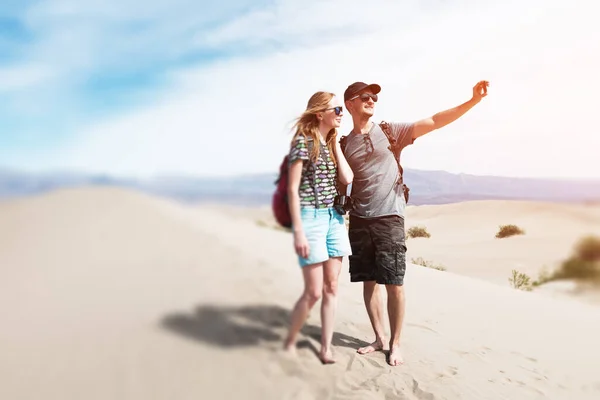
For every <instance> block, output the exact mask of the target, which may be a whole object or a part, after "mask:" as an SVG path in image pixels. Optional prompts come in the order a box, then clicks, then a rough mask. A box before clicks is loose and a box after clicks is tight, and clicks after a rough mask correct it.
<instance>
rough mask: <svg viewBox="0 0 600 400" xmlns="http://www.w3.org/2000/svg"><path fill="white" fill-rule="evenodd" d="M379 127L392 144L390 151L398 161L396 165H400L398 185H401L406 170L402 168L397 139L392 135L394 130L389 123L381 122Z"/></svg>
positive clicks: (389, 147)
mask: <svg viewBox="0 0 600 400" xmlns="http://www.w3.org/2000/svg"><path fill="white" fill-rule="evenodd" d="M379 126H380V127H381V130H382V131H383V133H385V136H386V137H387V139H388V142H390V145H389V146H388V149H389V150H390V151H391V152H392V154H393V155H394V160H396V165H398V175H399V178H398V183H399V184H401V183H403V175H404V169H403V168H402V165H400V152H399V151H398V147H397V145H396V139H394V136H393V135H392V129H391V128H390V125H389V124H388V123H387V122H385V121H381V123H380V124H379Z"/></svg>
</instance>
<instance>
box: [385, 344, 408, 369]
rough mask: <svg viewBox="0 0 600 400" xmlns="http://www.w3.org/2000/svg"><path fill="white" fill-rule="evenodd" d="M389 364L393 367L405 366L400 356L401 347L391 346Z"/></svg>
mask: <svg viewBox="0 0 600 400" xmlns="http://www.w3.org/2000/svg"><path fill="white" fill-rule="evenodd" d="M388 364H390V365H391V366H392V367H396V366H398V365H402V364H404V360H403V359H402V355H401V354H400V346H390V354H389V357H388Z"/></svg>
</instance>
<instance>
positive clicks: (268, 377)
mask: <svg viewBox="0 0 600 400" xmlns="http://www.w3.org/2000/svg"><path fill="white" fill-rule="evenodd" d="M528 207H532V208H528ZM540 207H541V208H540ZM555 207H558V208H555ZM236 210H237V211H235V212H234V210H232V209H230V208H227V207H223V206H211V207H209V206H203V207H189V206H182V205H179V204H176V203H174V202H171V201H167V200H164V199H158V198H154V197H151V196H147V195H143V194H139V193H135V192H132V191H126V190H122V189H111V188H82V189H71V190H61V191H56V192H52V193H48V194H44V195H40V196H36V197H32V198H26V199H16V200H10V201H4V202H1V203H0V221H2V224H1V225H0V272H1V274H2V275H1V279H0V313H1V315H2V317H3V325H2V329H1V330H0V354H2V356H1V357H0V377H1V378H0V398H2V399H24V400H29V399H36V400H37V399H45V400H50V399H57V400H58V399H60V400H66V399H77V400H79V399H86V400H88V399H89V400H92V399H103V400H104V399H111V400H113V399H114V400H116V399H144V400H146V399H169V400H170V399H238V398H244V399H478V400H479V399H598V398H600V377H599V376H598V367H599V366H600V346H598V345H597V341H598V338H600V307H598V306H597V305H594V304H589V303H586V302H582V301H578V300H577V299H572V298H568V297H564V296H558V297H556V296H549V295H547V294H545V293H543V292H537V291H534V292H523V291H519V290H516V289H513V288H511V287H509V286H508V284H507V282H506V280H507V278H508V273H509V272H510V270H511V269H512V268H513V267H516V266H517V264H519V263H520V264H519V267H520V268H521V269H522V270H523V271H524V272H528V271H529V272H532V273H533V272H534V271H535V270H537V268H538V267H540V265H539V264H540V263H541V264H543V263H551V262H556V259H557V258H561V257H563V256H564V255H565V254H568V252H569V251H570V247H571V245H572V243H569V242H570V241H572V240H574V239H576V238H577V237H579V233H581V232H580V231H588V230H594V229H596V230H595V231H596V232H597V225H596V224H597V223H598V220H597V219H596V220H594V219H593V218H597V217H600V213H598V210H597V209H595V208H590V209H585V210H581V209H579V208H577V207H575V208H573V209H572V208H570V207H568V206H554V205H552V206H550V205H544V206H543V207H542V206H540V204H533V203H532V204H529V203H519V204H512V205H510V206H508V207H507V204H506V203H502V202H498V203H493V202H492V203H486V202H474V203H464V204H458V205H447V206H435V207H433V206H431V207H414V208H410V209H409V215H408V217H407V227H410V226H412V225H426V226H427V229H428V230H429V232H430V233H431V234H432V237H431V238H429V239H410V240H409V252H410V255H409V259H410V257H411V256H412V257H419V256H420V257H424V258H426V259H431V260H432V261H434V262H439V263H441V264H444V266H446V267H447V271H437V270H433V269H429V268H424V267H421V266H416V265H409V267H408V270H407V277H406V293H407V299H408V302H407V315H406V320H405V325H404V330H403V338H402V351H403V355H404V359H405V364H404V365H402V366H399V367H390V366H388V365H387V364H386V361H385V354H384V353H382V352H377V353H374V354H370V355H365V356H361V355H358V354H357V353H356V348H358V347H359V346H361V345H364V344H365V343H366V342H368V341H371V340H372V334H371V329H370V325H369V323H368V318H367V315H366V312H365V311H364V308H363V304H362V295H361V287H360V286H359V285H356V284H350V283H349V281H348V273H347V260H346V261H345V262H344V268H343V270H342V273H341V276H340V289H339V290H340V295H339V307H338V315H337V324H336V333H335V335H334V346H335V347H334V352H335V356H336V359H337V363H336V364H334V365H328V366H323V365H321V363H320V362H319V361H318V359H317V357H316V355H315V349H316V348H318V343H319V325H320V322H319V311H318V306H319V303H318V304H317V306H316V308H315V309H314V310H313V312H312V314H311V316H310V318H309V321H308V322H307V325H306V326H305V328H304V330H303V337H302V340H301V342H300V345H299V352H298V357H297V358H295V359H294V358H291V357H289V356H287V355H284V354H282V353H281V351H280V348H281V343H282V340H283V336H284V334H285V331H286V324H287V321H288V318H289V312H290V309H291V307H292V306H293V303H294V301H295V300H296V298H297V297H298V295H299V294H300V291H301V290H302V281H301V275H300V271H299V269H298V267H297V264H296V258H295V255H294V253H293V250H292V242H291V236H290V235H289V234H288V233H287V232H284V231H281V230H277V229H273V228H272V227H271V226H269V224H268V223H267V222H265V220H264V219H261V218H263V217H268V212H265V211H268V210H242V209H236ZM448 210H453V211H452V212H449V211H448ZM519 210H520V211H522V212H520V211H519ZM519 212H520V214H519ZM503 213H504V214H503ZM594 216H595V217H594ZM461 217H462V218H461ZM453 221H458V222H459V223H460V224H461V226H462V230H460V232H462V233H456V232H452V230H451V228H452V226H453ZM574 221H575V222H574ZM590 221H591V222H590ZM594 221H596V222H594ZM505 223H516V224H519V225H523V228H524V229H525V230H526V231H527V234H526V235H524V236H522V237H512V238H508V239H503V240H502V242H500V241H497V239H494V238H493V235H494V234H495V232H496V231H497V226H498V224H505ZM578 224H580V225H578ZM484 225H485V227H484ZM557 226H559V227H560V229H556V227H557ZM465 227H469V228H468V229H466V228H465ZM467 230H470V231H471V234H470V236H469V234H468V232H467ZM561 232H562V233H561ZM561 234H564V235H566V236H561ZM490 237H491V238H490ZM486 246H487V247H486ZM507 249H511V250H510V251H508V250H507ZM498 251H500V252H501V253H503V255H502V256H498ZM469 252H471V253H474V254H476V257H465V254H466V255H468V254H469ZM539 253H541V254H539ZM473 260H475V261H473ZM477 260H478V261H477ZM463 264H464V265H463ZM507 264H510V265H507Z"/></svg>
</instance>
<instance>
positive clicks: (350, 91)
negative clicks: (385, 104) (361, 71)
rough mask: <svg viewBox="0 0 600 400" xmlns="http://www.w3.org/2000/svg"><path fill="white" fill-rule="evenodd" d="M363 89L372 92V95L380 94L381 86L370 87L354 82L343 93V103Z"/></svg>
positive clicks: (372, 85)
mask: <svg viewBox="0 0 600 400" xmlns="http://www.w3.org/2000/svg"><path fill="white" fill-rule="evenodd" d="M365 89H371V90H372V91H373V94H377V93H379V92H381V86H379V85H378V84H376V83H371V84H370V85H367V84H366V83H364V82H354V83H353V84H352V85H350V86H348V88H347V89H346V91H345V92H344V101H347V100H350V99H351V98H353V97H354V96H356V95H357V94H358V93H360V92H362V91H363V90H365Z"/></svg>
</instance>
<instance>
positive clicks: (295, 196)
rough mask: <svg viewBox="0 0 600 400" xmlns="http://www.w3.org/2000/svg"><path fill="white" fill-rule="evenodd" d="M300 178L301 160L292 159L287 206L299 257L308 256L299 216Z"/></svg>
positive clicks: (306, 243)
mask: <svg viewBox="0 0 600 400" xmlns="http://www.w3.org/2000/svg"><path fill="white" fill-rule="evenodd" d="M301 179H302V160H296V161H294V162H293V163H292V164H291V165H290V167H289V171H288V189H287V195H288V207H289V210H290V216H291V218H292V232H293V233H294V248H295V249H296V254H298V255H299V256H301V257H304V258H307V257H308V252H309V248H308V242H307V240H306V235H305V234H304V228H303V226H302V220H301V218H300V194H299V192H298V189H299V188H300V180H301Z"/></svg>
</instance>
